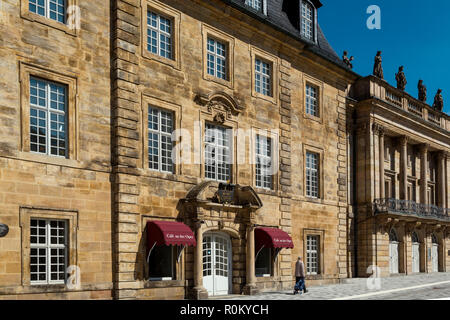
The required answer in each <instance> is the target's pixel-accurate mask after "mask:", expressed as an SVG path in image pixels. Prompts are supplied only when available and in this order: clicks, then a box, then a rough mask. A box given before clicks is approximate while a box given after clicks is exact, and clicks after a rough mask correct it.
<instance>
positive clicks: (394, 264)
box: [389, 241, 398, 274]
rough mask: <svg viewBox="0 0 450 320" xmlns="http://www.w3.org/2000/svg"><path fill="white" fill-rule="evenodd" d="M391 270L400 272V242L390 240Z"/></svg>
mask: <svg viewBox="0 0 450 320" xmlns="http://www.w3.org/2000/svg"><path fill="white" fill-rule="evenodd" d="M389 272H390V273H391V274H396V273H398V242H395V241H391V242H389Z"/></svg>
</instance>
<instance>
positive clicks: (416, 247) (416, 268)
mask: <svg viewBox="0 0 450 320" xmlns="http://www.w3.org/2000/svg"><path fill="white" fill-rule="evenodd" d="M411 258H412V272H413V273H419V272H420V243H417V242H414V243H413V244H412V252H411Z"/></svg>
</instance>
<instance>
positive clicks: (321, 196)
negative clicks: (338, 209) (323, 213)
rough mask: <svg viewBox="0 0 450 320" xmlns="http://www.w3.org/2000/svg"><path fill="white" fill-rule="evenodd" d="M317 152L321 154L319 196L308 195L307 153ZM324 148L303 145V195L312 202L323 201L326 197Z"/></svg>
mask: <svg viewBox="0 0 450 320" xmlns="http://www.w3.org/2000/svg"><path fill="white" fill-rule="evenodd" d="M309 152H310V153H315V154H317V155H318V156H319V161H318V164H319V169H318V171H319V181H318V182H319V190H318V192H319V195H318V197H317V198H312V197H308V196H307V195H306V154H307V153H309ZM323 168H324V150H323V149H320V148H317V147H314V146H311V145H306V144H304V145H303V197H304V200H305V201H310V202H323V201H324V200H325V199H324V197H325V188H324V181H325V180H324V171H325V170H323Z"/></svg>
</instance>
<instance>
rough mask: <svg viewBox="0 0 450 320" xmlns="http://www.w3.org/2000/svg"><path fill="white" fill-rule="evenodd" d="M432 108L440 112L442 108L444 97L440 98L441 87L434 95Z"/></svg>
mask: <svg viewBox="0 0 450 320" xmlns="http://www.w3.org/2000/svg"><path fill="white" fill-rule="evenodd" d="M433 108H434V109H435V110H436V111H440V112H442V111H443V110H444V99H443V98H442V89H439V90H438V91H437V93H436V96H435V97H434V103H433Z"/></svg>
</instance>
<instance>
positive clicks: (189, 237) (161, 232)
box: [147, 221, 197, 249]
mask: <svg viewBox="0 0 450 320" xmlns="http://www.w3.org/2000/svg"><path fill="white" fill-rule="evenodd" d="M147 239H148V249H151V248H153V246H154V245H156V246H163V245H165V246H194V247H195V246H196V244H197V242H196V241H195V236H194V233H193V232H192V230H191V229H190V228H189V227H188V226H187V225H185V224H184V223H181V222H175V221H149V222H147Z"/></svg>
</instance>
